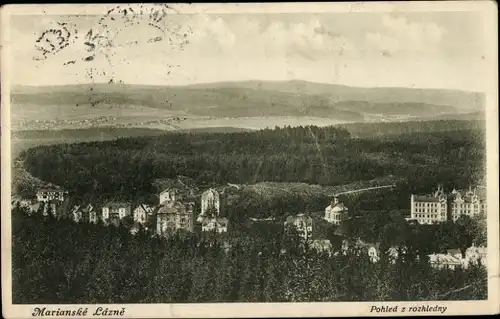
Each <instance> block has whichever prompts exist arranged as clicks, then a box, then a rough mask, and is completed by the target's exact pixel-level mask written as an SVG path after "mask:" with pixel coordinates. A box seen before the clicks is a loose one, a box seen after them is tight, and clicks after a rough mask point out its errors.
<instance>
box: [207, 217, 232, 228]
mask: <svg viewBox="0 0 500 319" xmlns="http://www.w3.org/2000/svg"><path fill="white" fill-rule="evenodd" d="M211 223H214V224H215V225H216V226H217V227H226V226H227V224H228V223H229V220H228V219H227V218H226V217H216V218H209V217H205V218H203V220H202V221H201V224H202V225H203V226H206V225H208V224H211Z"/></svg>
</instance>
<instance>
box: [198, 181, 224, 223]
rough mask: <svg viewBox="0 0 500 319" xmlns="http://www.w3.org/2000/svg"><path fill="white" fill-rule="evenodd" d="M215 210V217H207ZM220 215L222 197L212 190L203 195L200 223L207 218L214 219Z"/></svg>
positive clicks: (199, 216)
mask: <svg viewBox="0 0 500 319" xmlns="http://www.w3.org/2000/svg"><path fill="white" fill-rule="evenodd" d="M209 209H213V210H214V213H215V216H207V211H208V210H209ZM219 215H220V195H219V192H218V191H216V190H215V189H213V188H210V189H208V190H206V191H204V192H203V194H201V212H200V214H199V215H198V219H197V221H198V222H202V221H203V220H204V219H205V218H206V217H208V218H213V217H218V216H219Z"/></svg>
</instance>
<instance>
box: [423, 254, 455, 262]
mask: <svg viewBox="0 0 500 319" xmlns="http://www.w3.org/2000/svg"><path fill="white" fill-rule="evenodd" d="M429 262H431V263H436V264H447V265H461V264H462V263H461V262H460V260H458V259H457V258H455V257H453V256H451V255H445V254H432V255H429Z"/></svg>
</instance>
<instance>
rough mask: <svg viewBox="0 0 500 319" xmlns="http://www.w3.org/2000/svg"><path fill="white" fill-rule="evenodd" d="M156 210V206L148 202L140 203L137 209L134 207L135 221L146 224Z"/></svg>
mask: <svg viewBox="0 0 500 319" xmlns="http://www.w3.org/2000/svg"><path fill="white" fill-rule="evenodd" d="M153 212H154V207H152V206H149V205H147V204H139V205H138V206H137V207H136V208H135V209H134V213H133V216H134V222H136V223H140V224H145V223H146V221H147V220H148V219H149V217H150V216H151V215H152V214H153Z"/></svg>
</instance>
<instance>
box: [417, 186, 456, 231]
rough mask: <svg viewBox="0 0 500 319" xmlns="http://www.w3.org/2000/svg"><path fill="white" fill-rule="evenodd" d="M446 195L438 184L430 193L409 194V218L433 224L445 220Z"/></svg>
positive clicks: (421, 222)
mask: <svg viewBox="0 0 500 319" xmlns="http://www.w3.org/2000/svg"><path fill="white" fill-rule="evenodd" d="M447 205H448V204H447V196H446V194H445V193H444V190H443V187H442V186H438V189H437V191H436V192H435V193H434V194H432V195H413V194H412V195H411V219H413V220H416V221H418V222H419V223H420V224H434V223H438V222H444V221H446V220H447V210H448V209H447V208H448V207H447Z"/></svg>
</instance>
